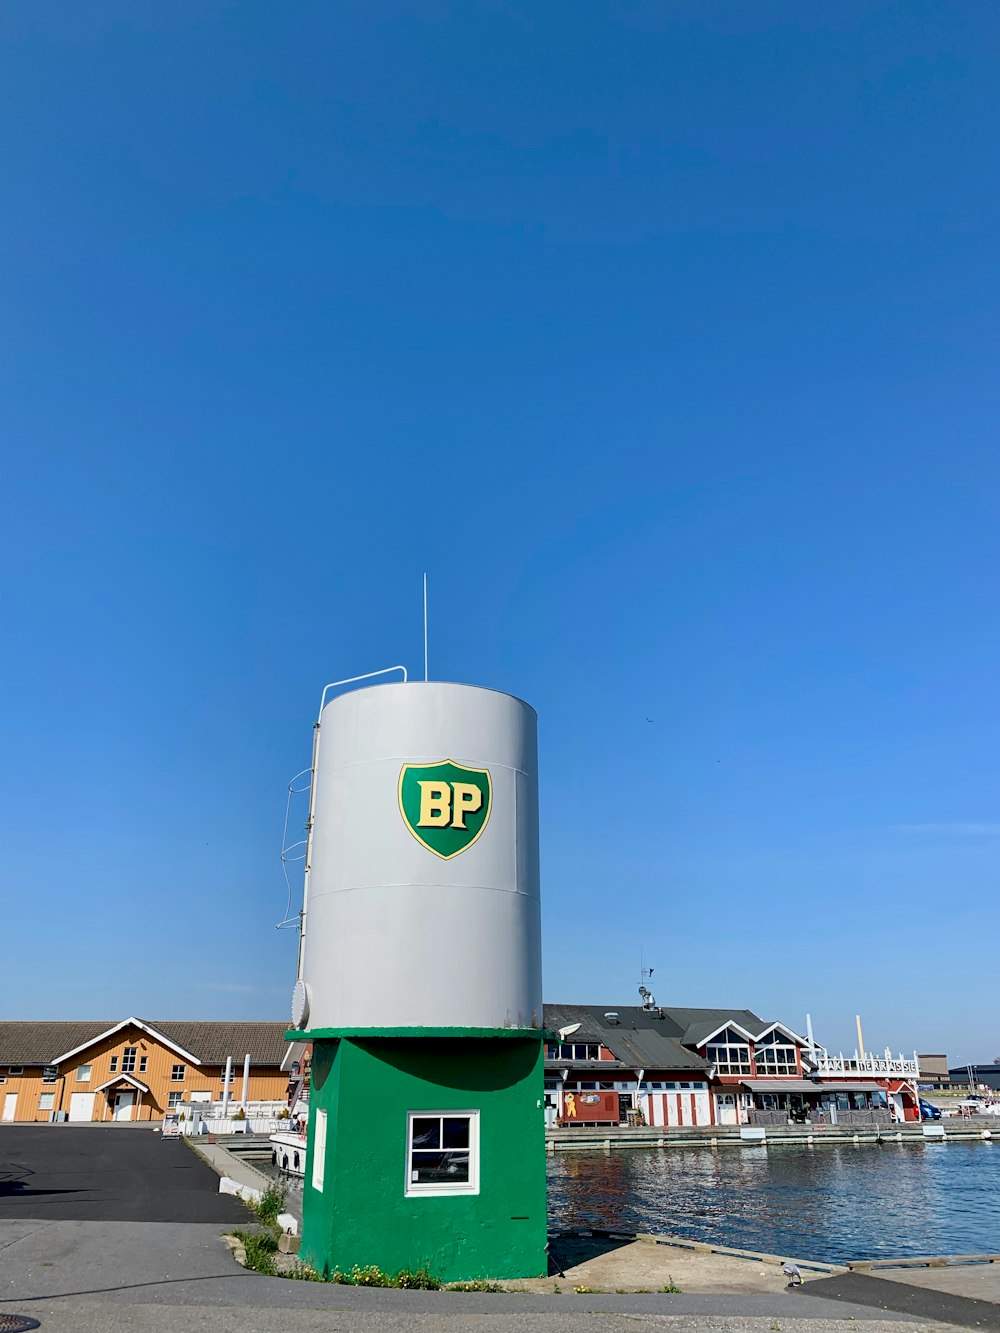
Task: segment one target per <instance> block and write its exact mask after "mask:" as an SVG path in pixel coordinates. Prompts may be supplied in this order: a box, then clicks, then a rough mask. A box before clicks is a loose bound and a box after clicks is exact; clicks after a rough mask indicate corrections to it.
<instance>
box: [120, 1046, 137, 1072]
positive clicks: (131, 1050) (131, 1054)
mask: <svg viewBox="0 0 1000 1333" xmlns="http://www.w3.org/2000/svg"><path fill="white" fill-rule="evenodd" d="M122 1073H123V1074H134V1073H135V1047H134V1046H126V1047H125V1050H124V1051H123V1052H122Z"/></svg>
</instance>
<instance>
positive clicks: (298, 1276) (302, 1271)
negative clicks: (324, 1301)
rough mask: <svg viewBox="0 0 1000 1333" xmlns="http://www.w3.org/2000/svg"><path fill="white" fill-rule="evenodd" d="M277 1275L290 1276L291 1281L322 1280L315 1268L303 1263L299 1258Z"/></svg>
mask: <svg viewBox="0 0 1000 1333" xmlns="http://www.w3.org/2000/svg"><path fill="white" fill-rule="evenodd" d="M278 1276H279V1277H288V1278H291V1280H292V1281H293V1282H322V1281H323V1278H322V1277H320V1275H319V1273H317V1272H316V1270H315V1268H310V1267H309V1265H308V1264H304V1263H303V1262H302V1260H301V1259H296V1260H295V1262H294V1263H293V1264H292V1265H291V1266H290V1267H289V1268H286V1269H284V1270H283V1271H282V1272H280V1273H279V1274H278Z"/></svg>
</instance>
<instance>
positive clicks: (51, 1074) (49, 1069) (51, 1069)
mask: <svg viewBox="0 0 1000 1333" xmlns="http://www.w3.org/2000/svg"><path fill="white" fill-rule="evenodd" d="M58 1079H59V1070H58V1069H57V1068H56V1067H55V1065H46V1066H45V1068H44V1069H43V1070H42V1082H43V1083H55V1082H57V1081H58Z"/></svg>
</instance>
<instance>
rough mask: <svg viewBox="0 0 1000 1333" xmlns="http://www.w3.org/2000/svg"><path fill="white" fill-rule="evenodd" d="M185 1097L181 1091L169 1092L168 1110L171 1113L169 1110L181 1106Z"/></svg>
mask: <svg viewBox="0 0 1000 1333" xmlns="http://www.w3.org/2000/svg"><path fill="white" fill-rule="evenodd" d="M183 1096H184V1094H183V1092H181V1091H179V1090H178V1091H177V1092H168V1093H167V1110H168V1111H169V1110H170V1109H171V1107H174V1106H180V1104H181V1098H182V1097H183Z"/></svg>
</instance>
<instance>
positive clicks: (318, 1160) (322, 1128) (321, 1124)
mask: <svg viewBox="0 0 1000 1333" xmlns="http://www.w3.org/2000/svg"><path fill="white" fill-rule="evenodd" d="M312 1157H313V1161H312V1166H313V1169H312V1187H313V1189H314V1190H319V1192H320V1194H322V1193H323V1177H324V1175H325V1172H326V1112H325V1111H317V1112H316V1125H315V1128H314V1129H313V1150H312Z"/></svg>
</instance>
